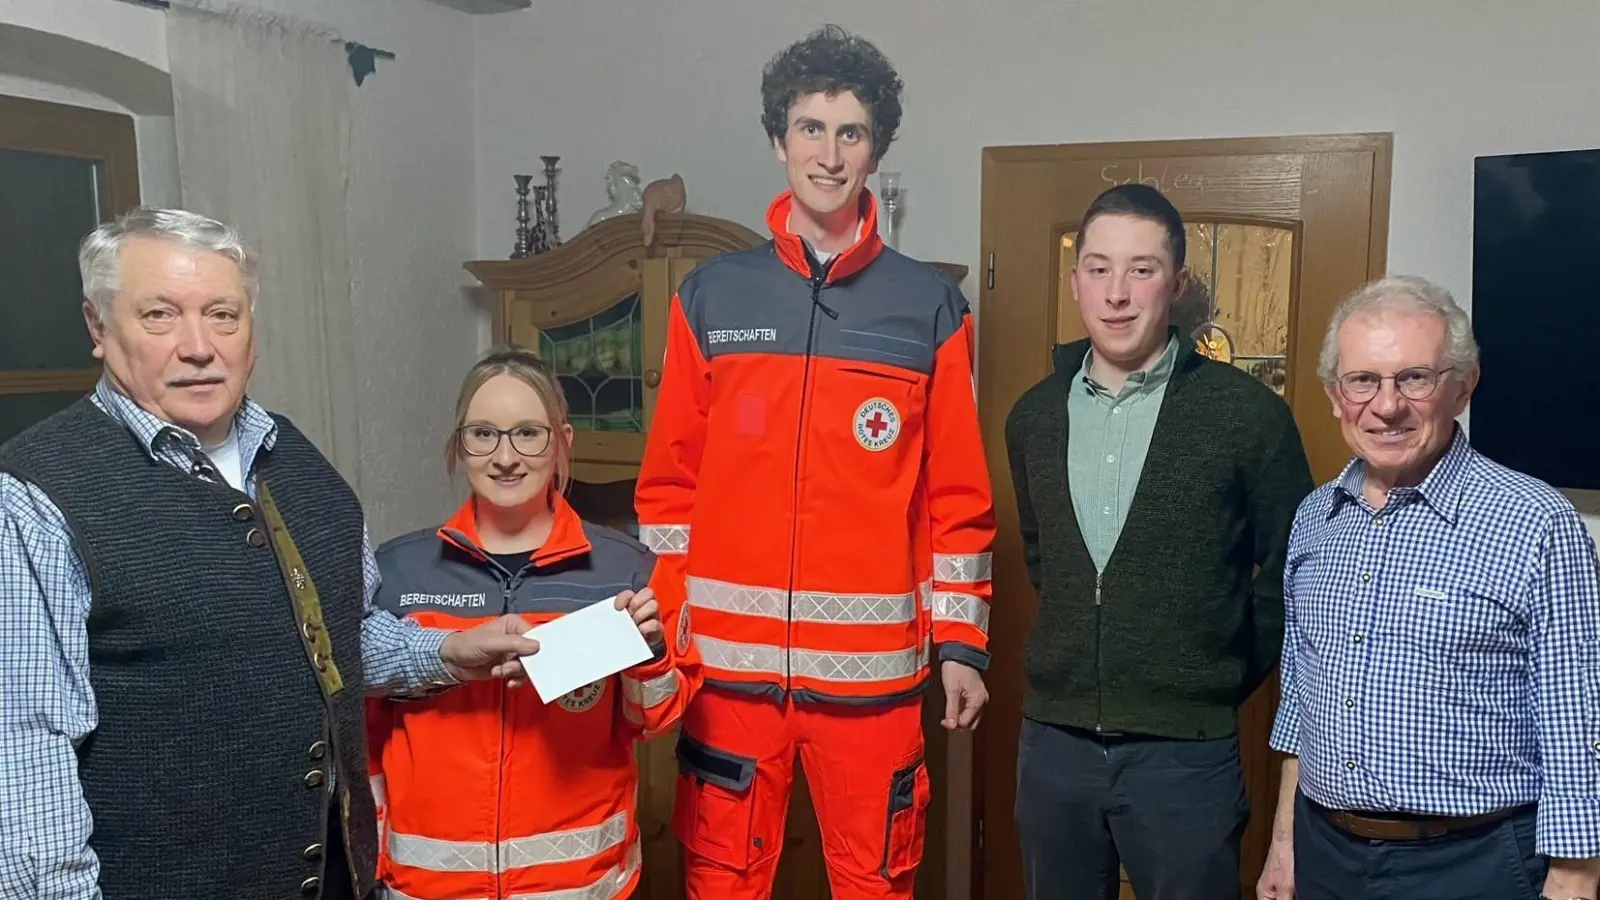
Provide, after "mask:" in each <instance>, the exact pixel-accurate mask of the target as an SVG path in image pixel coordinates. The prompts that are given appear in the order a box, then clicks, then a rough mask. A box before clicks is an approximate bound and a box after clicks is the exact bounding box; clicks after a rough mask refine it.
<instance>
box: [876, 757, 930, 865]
mask: <svg viewBox="0 0 1600 900" xmlns="http://www.w3.org/2000/svg"><path fill="white" fill-rule="evenodd" d="M929 799H930V789H929V786H928V769H927V766H926V765H925V760H924V758H923V756H922V754H920V753H919V754H917V756H916V758H915V759H914V760H913V761H911V762H909V763H907V764H906V765H904V766H902V767H900V768H898V769H896V770H895V773H894V775H893V777H891V778H890V779H889V815H888V819H887V821H885V823H884V842H883V844H884V846H883V867H882V870H881V872H880V873H879V874H881V875H883V877H884V878H896V877H898V876H900V875H904V874H905V873H907V872H910V871H912V870H913V869H915V868H916V867H917V866H919V865H921V864H922V849H923V841H924V838H925V836H926V832H927V817H928V801H929Z"/></svg>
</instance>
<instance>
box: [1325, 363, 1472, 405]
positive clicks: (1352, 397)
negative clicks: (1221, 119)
mask: <svg viewBox="0 0 1600 900" xmlns="http://www.w3.org/2000/svg"><path fill="white" fill-rule="evenodd" d="M1454 368H1455V367H1454V366H1451V367H1450V368H1446V369H1431V368H1429V367H1427V366H1413V367H1411V368H1409V369H1401V370H1400V371H1398V372H1396V373H1394V374H1393V375H1379V374H1378V373H1377V372H1346V373H1345V374H1343V375H1340V376H1339V393H1341V394H1343V395H1344V398H1345V399H1346V400H1349V401H1350V402H1351V403H1365V402H1367V401H1368V400H1371V399H1372V398H1373V397H1376V396H1378V391H1379V390H1380V389H1382V388H1383V383H1384V382H1385V381H1393V382H1394V387H1395V390H1397V391H1399V392H1400V395H1401V396H1402V397H1405V398H1406V399H1408V400H1426V399H1428V398H1429V397H1432V396H1433V392H1434V391H1436V390H1438V388H1439V381H1440V380H1441V379H1442V378H1443V377H1444V374H1445V373H1446V372H1449V371H1452V370H1453V369H1454Z"/></svg>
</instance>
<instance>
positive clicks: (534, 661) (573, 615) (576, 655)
mask: <svg viewBox="0 0 1600 900" xmlns="http://www.w3.org/2000/svg"><path fill="white" fill-rule="evenodd" d="M525 637H530V638H533V639H534V640H536V641H538V642H539V652H537V653H535V654H533V655H532V656H524V657H522V667H523V668H524V669H526V670H527V672H528V680H529V681H530V682H532V683H533V687H534V690H536V691H538V692H539V699H541V700H543V701H544V702H546V703H549V702H550V701H552V700H554V699H556V698H557V697H560V696H562V695H563V694H570V693H572V692H573V691H575V690H577V689H578V688H581V687H583V686H585V685H588V684H593V683H594V682H596V681H600V680H601V679H604V678H610V677H611V676H612V675H615V674H617V673H618V672H621V671H622V670H623V669H626V668H628V667H629V666H634V665H638V664H639V663H642V662H644V661H645V660H647V659H650V658H651V657H652V656H654V655H655V654H654V653H653V652H652V651H651V650H650V645H649V644H647V643H645V640H644V635H642V634H640V633H639V626H638V625H635V624H634V622H633V617H632V616H631V615H629V614H628V611H627V610H626V609H617V598H616V597H608V598H607V599H605V600H601V601H600V602H599V603H595V604H591V605H589V606H585V607H584V608H583V609H580V610H577V611H576V612H570V613H567V614H566V615H564V616H562V617H561V618H559V619H554V620H552V621H549V622H546V623H544V624H543V625H539V626H537V627H535V628H533V629H532V630H530V631H528V632H527V634H526V635H525Z"/></svg>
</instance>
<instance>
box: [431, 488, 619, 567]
mask: <svg viewBox="0 0 1600 900" xmlns="http://www.w3.org/2000/svg"><path fill="white" fill-rule="evenodd" d="M554 498H555V513H556V521H555V524H554V525H553V526H551V528H550V536H549V537H548V538H545V542H544V546H542V547H540V548H539V549H537V550H535V551H533V554H532V556H531V559H532V561H533V564H534V565H536V566H548V565H553V564H555V563H558V562H561V561H562V560H566V559H571V558H572V557H574V556H582V555H583V554H585V553H588V552H589V550H590V548H591V545H590V543H589V536H588V535H587V534H586V533H585V532H584V530H583V519H581V518H579V516H578V513H577V510H574V509H573V508H572V506H571V505H570V504H568V503H567V498H565V497H563V496H561V495H560V494H559V493H557V494H555V495H554ZM439 538H440V540H442V541H444V542H445V543H447V544H450V545H452V546H454V547H457V548H459V549H460V550H462V551H464V552H466V553H468V554H470V555H472V556H473V557H474V558H477V559H480V560H488V558H489V553H488V551H486V550H484V549H483V539H482V538H481V537H480V536H479V533H478V502H477V498H476V497H468V498H467V499H466V501H465V502H464V503H462V504H461V506H460V508H459V509H457V510H456V511H455V514H454V515H452V516H451V517H450V519H449V521H447V522H445V523H444V525H443V526H441V527H440V528H439Z"/></svg>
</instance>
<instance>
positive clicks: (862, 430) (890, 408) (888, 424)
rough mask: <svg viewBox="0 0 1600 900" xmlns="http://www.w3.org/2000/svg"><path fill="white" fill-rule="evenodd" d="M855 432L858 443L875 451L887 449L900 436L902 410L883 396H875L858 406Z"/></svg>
mask: <svg viewBox="0 0 1600 900" xmlns="http://www.w3.org/2000/svg"><path fill="white" fill-rule="evenodd" d="M855 433H856V443H858V444H860V445H861V446H863V447H865V448H867V449H868V450H870V451H872V452H873V453H877V452H878V451H879V450H887V449H889V447H890V446H892V445H893V444H894V442H895V439H896V438H898V437H899V436H900V411H899V410H897V409H895V408H894V404H893V403H890V402H889V401H887V400H885V399H883V398H882V397H873V398H872V399H871V400H868V401H867V402H865V403H863V404H861V405H860V406H859V407H857V408H856V421H855Z"/></svg>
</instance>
